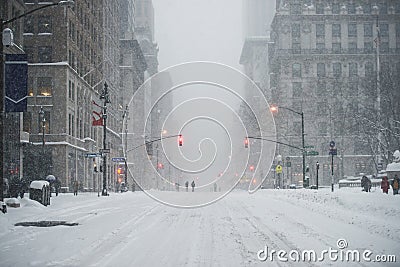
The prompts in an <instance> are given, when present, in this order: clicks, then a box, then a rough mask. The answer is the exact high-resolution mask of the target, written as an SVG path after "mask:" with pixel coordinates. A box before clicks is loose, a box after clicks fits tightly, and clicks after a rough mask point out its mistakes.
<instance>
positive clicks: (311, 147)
mask: <svg viewBox="0 0 400 267" xmlns="http://www.w3.org/2000/svg"><path fill="white" fill-rule="evenodd" d="M304 148H314V146H304Z"/></svg>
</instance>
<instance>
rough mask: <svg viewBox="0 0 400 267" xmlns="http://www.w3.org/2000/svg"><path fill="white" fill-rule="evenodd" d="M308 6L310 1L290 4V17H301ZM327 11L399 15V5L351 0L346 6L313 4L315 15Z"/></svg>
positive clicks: (395, 3) (322, 3) (304, 0)
mask: <svg viewBox="0 0 400 267" xmlns="http://www.w3.org/2000/svg"><path fill="white" fill-rule="evenodd" d="M324 2H325V3H324ZM375 4H376V5H375ZM310 5H311V0H303V3H292V4H291V6H290V13H291V14H292V15H301V14H303V8H302V7H303V6H304V7H307V6H310ZM329 9H330V10H331V11H332V14H341V13H345V14H357V13H362V14H371V13H372V12H373V11H375V10H376V11H378V12H379V14H388V13H389V11H390V12H393V11H394V12H395V13H396V14H400V3H399V2H398V1H396V2H392V4H391V5H390V6H388V3H387V1H374V2H373V3H371V2H370V1H364V2H363V3H360V4H358V3H357V4H356V3H355V1H352V0H350V1H348V2H347V3H346V4H340V3H337V2H336V3H332V4H327V3H326V1H322V2H319V3H315V13H316V14H320V15H323V14H326V13H327V12H326V11H327V10H329Z"/></svg>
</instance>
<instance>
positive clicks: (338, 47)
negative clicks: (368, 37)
mask: <svg viewBox="0 0 400 267" xmlns="http://www.w3.org/2000/svg"><path fill="white" fill-rule="evenodd" d="M376 45H377V40H374V41H368V42H364V47H363V48H361V49H359V48H358V45H357V42H348V43H347V48H346V49H343V48H342V43H341V42H340V43H339V42H332V48H331V49H327V48H326V44H325V42H317V43H316V44H315V51H314V52H312V53H320V54H328V53H333V54H342V53H346V54H363V53H364V54H365V53H367V54H371V53H373V52H375V47H376ZM396 46H397V48H400V42H396ZM305 51H308V50H307V49H306V50H305ZM379 51H380V52H381V53H388V52H390V51H394V50H393V49H392V50H391V49H390V47H389V42H387V41H382V40H381V41H380V42H379ZM292 53H293V54H301V53H302V48H301V43H300V42H296V41H293V42H292Z"/></svg>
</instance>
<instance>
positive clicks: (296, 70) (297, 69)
mask: <svg viewBox="0 0 400 267" xmlns="http://www.w3.org/2000/svg"><path fill="white" fill-rule="evenodd" d="M292 76H293V77H294V78H296V77H297V78H300V77H301V64H300V63H294V64H293V65H292Z"/></svg>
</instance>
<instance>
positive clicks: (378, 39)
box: [375, 16, 382, 177]
mask: <svg viewBox="0 0 400 267" xmlns="http://www.w3.org/2000/svg"><path fill="white" fill-rule="evenodd" d="M376 35H377V36H376V42H375V43H376V95H377V99H376V116H377V122H378V127H379V128H378V152H377V154H378V156H377V175H376V177H378V173H379V169H380V166H382V165H381V164H382V158H381V156H382V151H381V141H382V133H381V128H382V127H381V78H380V73H381V67H380V59H379V47H380V42H381V34H380V30H379V20H378V16H377V17H376Z"/></svg>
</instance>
